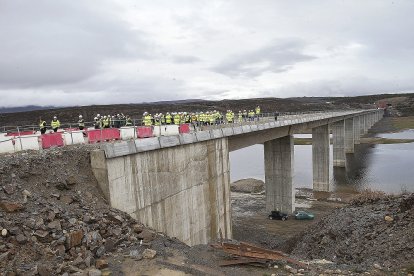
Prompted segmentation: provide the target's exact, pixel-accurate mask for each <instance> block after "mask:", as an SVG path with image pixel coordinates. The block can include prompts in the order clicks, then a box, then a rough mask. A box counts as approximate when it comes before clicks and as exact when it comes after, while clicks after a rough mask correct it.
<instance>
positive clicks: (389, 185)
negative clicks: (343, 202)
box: [230, 130, 414, 194]
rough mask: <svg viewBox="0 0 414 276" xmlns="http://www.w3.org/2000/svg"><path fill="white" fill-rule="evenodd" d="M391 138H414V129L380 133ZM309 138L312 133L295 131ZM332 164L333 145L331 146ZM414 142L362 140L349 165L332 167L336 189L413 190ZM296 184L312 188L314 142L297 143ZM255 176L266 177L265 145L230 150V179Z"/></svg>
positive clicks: (339, 190) (333, 187)
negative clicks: (367, 141) (388, 142)
mask: <svg viewBox="0 0 414 276" xmlns="http://www.w3.org/2000/svg"><path fill="white" fill-rule="evenodd" d="M376 136H377V137H383V138H389V139H414V130H406V131H402V132H398V133H383V134H377V135H376ZM295 137H300V138H309V137H311V135H310V134H302V135H295ZM330 155H331V157H330V161H331V168H332V145H331V148H330ZM413 162H414V143H403V144H378V145H372V144H360V145H355V153H354V154H347V169H346V170H345V168H334V169H331V170H330V190H331V191H333V192H342V191H343V192H346V191H361V190H364V189H372V190H379V191H384V192H386V193H395V194H398V193H401V192H403V191H404V192H405V191H408V192H414V166H413ZM294 165H295V167H294V177H293V182H294V185H295V188H312V146H311V145H296V146H295V156H294ZM244 178H256V179H261V180H263V181H264V153H263V145H254V146H251V147H248V148H244V149H240V150H237V151H234V152H231V153H230V179H231V181H232V182H233V181H236V180H239V179H244Z"/></svg>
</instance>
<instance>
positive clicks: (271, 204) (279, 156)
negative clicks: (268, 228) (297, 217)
mask: <svg viewBox="0 0 414 276" xmlns="http://www.w3.org/2000/svg"><path fill="white" fill-rule="evenodd" d="M293 150H294V142H293V136H292V135H288V136H285V137H282V138H278V139H274V140H271V141H268V142H265V143H264V157H265V183H266V210H267V211H273V210H279V211H281V212H285V213H289V214H291V213H293V212H294V211H295V194H294V193H295V191H294V188H293V181H292V178H293V153H294V151H293Z"/></svg>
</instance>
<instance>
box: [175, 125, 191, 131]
mask: <svg viewBox="0 0 414 276" xmlns="http://www.w3.org/2000/svg"><path fill="white" fill-rule="evenodd" d="M178 131H179V132H180V133H190V125H189V124H183V125H180V127H179V128H178Z"/></svg>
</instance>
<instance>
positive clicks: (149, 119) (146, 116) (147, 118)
mask: <svg viewBox="0 0 414 276" xmlns="http://www.w3.org/2000/svg"><path fill="white" fill-rule="evenodd" d="M144 125H145V126H151V125H152V116H151V114H149V113H148V112H145V113H144Z"/></svg>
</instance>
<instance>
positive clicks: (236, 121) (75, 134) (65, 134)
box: [0, 110, 357, 153]
mask: <svg viewBox="0 0 414 276" xmlns="http://www.w3.org/2000/svg"><path fill="white" fill-rule="evenodd" d="M356 111H357V110H336V111H332V112H326V111H311V112H267V113H261V114H258V115H256V114H255V115H254V116H250V117H249V116H247V117H246V116H241V117H239V114H238V113H234V117H233V120H228V118H227V117H226V115H225V114H223V117H222V118H218V119H215V120H210V119H208V120H207V121H205V122H200V121H197V122H188V121H185V122H181V121H180V124H174V120H173V119H172V123H171V124H165V123H160V124H159V125H155V126H154V124H155V122H154V121H152V122H151V125H150V126H149V125H148V124H149V123H148V121H146V120H145V119H137V118H133V119H131V120H130V121H129V122H128V123H126V121H125V120H111V122H110V123H109V125H106V126H103V125H102V124H101V123H99V125H98V124H97V122H95V121H92V122H91V121H88V122H84V129H83V130H80V129H79V124H78V123H77V122H63V123H61V124H60V127H59V129H58V130H57V132H56V133H55V132H54V131H53V130H52V127H51V126H50V125H47V126H46V128H47V131H46V133H45V134H41V133H40V129H39V126H37V125H23V126H3V127H1V128H0V153H2V152H14V151H20V150H27V149H34V150H37V149H42V148H49V147H52V146H63V145H71V144H84V143H96V142H104V141H111V140H119V139H122V140H127V139H137V138H145V137H152V136H163V135H176V134H179V133H182V132H181V130H182V129H184V132H197V131H203V130H210V129H217V128H223V127H234V126H243V125H253V124H262V123H266V122H272V121H276V120H277V121H284V120H293V119H295V118H299V117H301V118H303V116H306V117H308V118H312V117H317V116H320V115H321V114H324V115H325V116H334V115H335V114H339V113H344V112H349V113H353V112H356ZM190 116H191V115H190ZM182 125H187V127H186V128H183V127H182ZM139 130H148V131H147V132H145V131H144V135H142V134H141V135H140V131H139ZM145 133H147V134H145Z"/></svg>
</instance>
